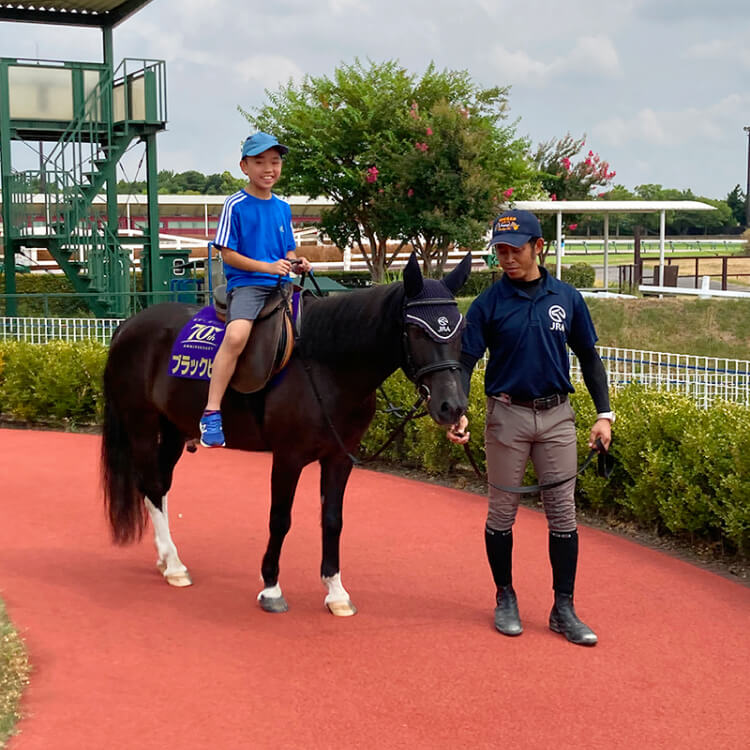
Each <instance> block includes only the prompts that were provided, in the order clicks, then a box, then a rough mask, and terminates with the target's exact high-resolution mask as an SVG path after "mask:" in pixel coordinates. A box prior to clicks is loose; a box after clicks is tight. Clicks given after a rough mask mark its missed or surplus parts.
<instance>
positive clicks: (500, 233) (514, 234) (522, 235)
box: [490, 209, 542, 247]
mask: <svg viewBox="0 0 750 750" xmlns="http://www.w3.org/2000/svg"><path fill="white" fill-rule="evenodd" d="M541 236H542V225H541V224H540V223H539V219H537V218H536V216H534V214H532V213H531V211H522V210H521V209H518V210H516V211H503V212H502V213H501V214H500V215H499V216H498V217H497V218H496V219H495V221H494V222H493V223H492V239H491V240H490V247H492V246H493V245H512V246H513V247H521V245H525V244H526V243H527V242H528V241H529V240H530V239H531V238H532V237H541Z"/></svg>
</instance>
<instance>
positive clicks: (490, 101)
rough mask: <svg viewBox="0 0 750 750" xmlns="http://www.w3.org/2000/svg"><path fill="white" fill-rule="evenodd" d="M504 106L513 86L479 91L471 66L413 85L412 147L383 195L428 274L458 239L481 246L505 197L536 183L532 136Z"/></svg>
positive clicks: (440, 266)
mask: <svg viewBox="0 0 750 750" xmlns="http://www.w3.org/2000/svg"><path fill="white" fill-rule="evenodd" d="M431 79H435V80H431ZM506 110H507V89H500V88H494V89H487V90H481V89H479V88H477V87H475V86H474V85H473V84H472V83H471V81H470V80H469V78H468V76H467V75H466V74H465V73H437V72H435V71H434V69H428V71H427V73H425V76H424V77H423V79H422V81H421V85H420V87H419V89H418V90H417V91H415V99H414V101H413V102H412V104H411V107H410V110H409V117H410V119H411V123H410V125H411V131H412V134H411V139H410V140H411V148H409V149H408V150H407V151H406V153H404V154H400V153H399V154H396V155H394V158H393V159H392V160H391V163H390V165H389V169H390V172H391V174H392V175H393V176H394V177H395V182H393V183H392V185H390V186H389V188H386V189H385V190H384V193H383V194H379V196H378V199H379V198H380V196H381V195H382V197H383V199H384V200H385V201H386V202H387V203H389V204H390V206H389V211H390V212H391V214H392V216H393V217H394V219H395V221H396V223H397V225H398V231H399V236H401V237H404V238H406V239H408V240H409V242H410V243H411V245H412V247H414V248H415V250H416V251H417V253H418V255H419V256H420V258H421V260H422V262H423V266H424V271H425V273H426V274H427V275H431V276H436V277H440V276H442V275H443V271H444V268H445V262H446V261H447V259H448V253H449V251H450V249H451V248H452V247H454V246H457V247H464V248H469V249H473V250H482V249H483V248H484V247H485V246H486V234H487V228H488V223H489V222H490V221H491V219H492V217H493V216H494V214H495V213H497V210H498V204H499V202H500V200H502V199H504V198H507V197H509V196H511V195H514V196H515V197H517V198H523V197H527V195H528V194H529V192H530V191H531V190H532V189H533V190H534V191H535V190H536V189H537V188H536V186H534V185H533V182H534V175H533V173H532V171H531V168H530V165H529V163H528V161H527V160H526V158H525V153H526V151H527V149H528V143H527V142H526V141H525V140H521V139H515V138H514V126H513V125H506V124H504V120H505V118H506Z"/></svg>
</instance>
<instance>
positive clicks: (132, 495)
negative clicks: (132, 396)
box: [101, 371, 146, 544]
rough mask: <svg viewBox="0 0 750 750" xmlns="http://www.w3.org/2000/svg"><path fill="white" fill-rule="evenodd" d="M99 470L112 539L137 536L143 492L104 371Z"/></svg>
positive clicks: (142, 520) (142, 519)
mask: <svg viewBox="0 0 750 750" xmlns="http://www.w3.org/2000/svg"><path fill="white" fill-rule="evenodd" d="M101 470H102V485H103V488H104V508H105V510H106V513H107V517H108V518H109V525H110V529H111V531H112V539H113V541H114V542H115V544H129V543H130V542H134V541H137V540H139V539H140V538H141V536H142V535H143V530H144V528H145V525H146V512H145V507H144V504H143V499H144V495H143V493H142V492H140V491H139V489H138V487H137V485H136V481H135V476H136V472H135V465H134V462H133V452H132V450H131V446H130V440H129V439H128V433H127V431H126V427H125V423H124V422H123V420H122V417H121V416H120V414H119V413H118V410H117V405H116V404H115V400H114V399H113V394H112V392H111V388H110V387H109V386H108V377H107V372H106V371H105V373H104V425H103V428H102V455H101Z"/></svg>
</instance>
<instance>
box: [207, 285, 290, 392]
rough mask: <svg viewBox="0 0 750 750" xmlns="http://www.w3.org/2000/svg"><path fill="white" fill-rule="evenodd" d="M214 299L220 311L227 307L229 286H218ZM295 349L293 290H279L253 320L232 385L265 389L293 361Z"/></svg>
mask: <svg viewBox="0 0 750 750" xmlns="http://www.w3.org/2000/svg"><path fill="white" fill-rule="evenodd" d="M214 302H215V305H216V307H217V310H221V308H222V307H223V308H224V310H226V288H224V289H223V291H222V287H218V288H217V289H216V291H215V292H214ZM222 303H223V304H222ZM293 348H294V327H293V325H292V300H291V289H290V290H289V291H285V290H283V289H279V290H277V291H275V292H274V293H273V294H272V295H271V296H270V297H269V298H268V301H267V302H266V304H265V305H264V306H263V309H262V310H261V311H260V313H259V314H258V317H257V318H256V320H255V322H254V323H253V328H252V331H250V338H249V339H248V341H247V344H246V345H245V348H244V349H243V351H242V354H240V356H239V358H238V359H237V367H236V368H235V371H234V375H233V376H232V379H231V380H230V381H229V385H231V386H232V388H234V390H235V391H239V392H240V393H255V392H256V391H260V390H262V389H263V388H265V386H266V385H267V384H268V381H269V380H270V379H271V378H272V377H273V376H274V375H275V374H276V373H277V372H280V371H281V370H282V369H283V368H284V367H285V366H286V364H287V363H288V362H289V358H290V357H291V356H292V349H293Z"/></svg>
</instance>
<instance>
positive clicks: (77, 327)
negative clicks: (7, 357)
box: [0, 317, 121, 344]
mask: <svg viewBox="0 0 750 750" xmlns="http://www.w3.org/2000/svg"><path fill="white" fill-rule="evenodd" d="M120 323H121V321H120V320H119V319H117V318H11V317H7V318H6V317H0V341H27V342H29V343H32V344H46V343H47V342H48V341H98V342H99V343H100V344H109V340H110V339H111V338H112V334H113V333H114V332H115V328H117V326H118V325H120Z"/></svg>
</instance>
